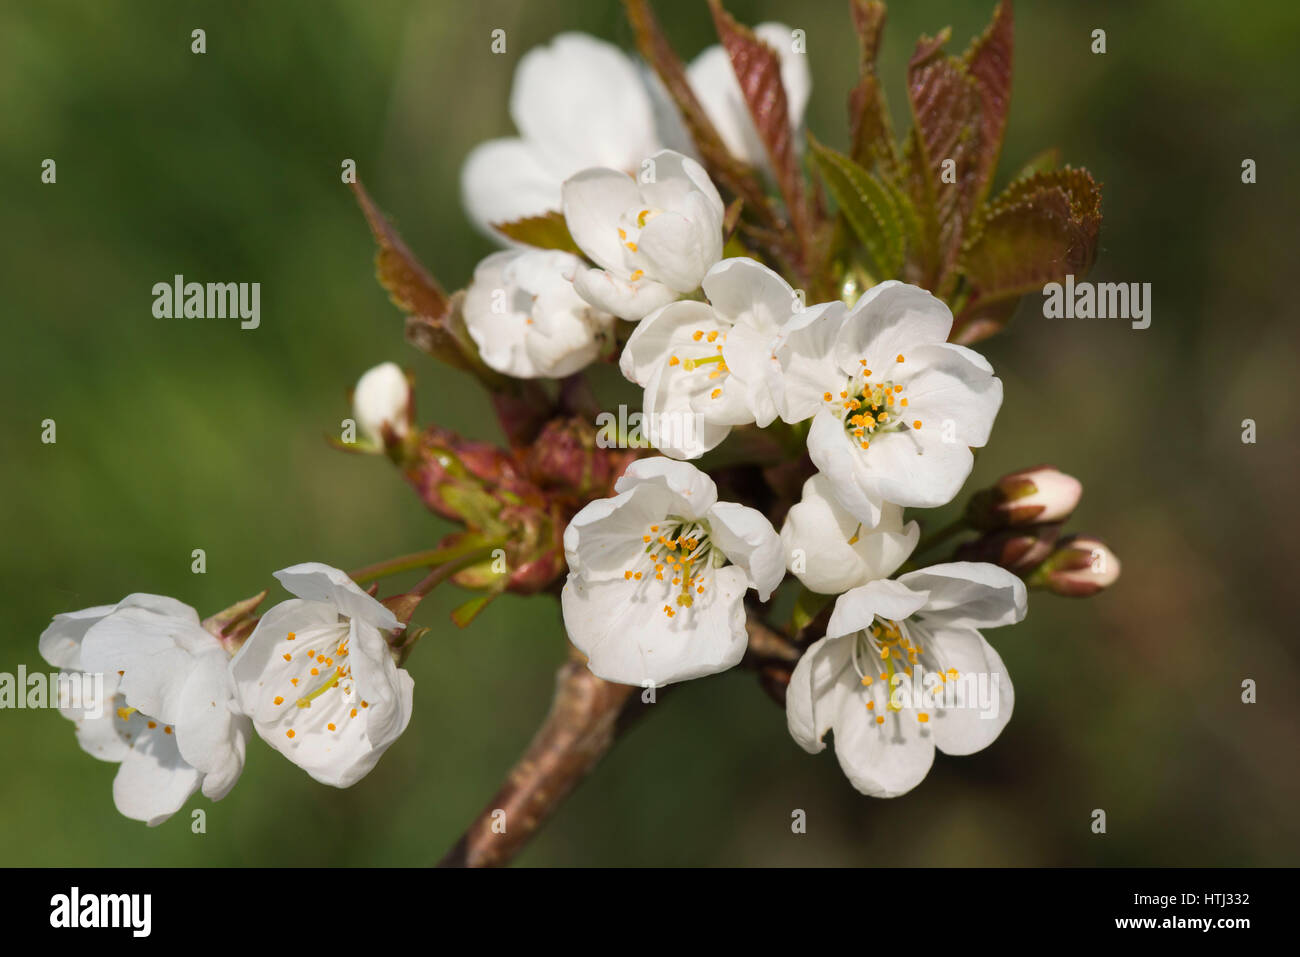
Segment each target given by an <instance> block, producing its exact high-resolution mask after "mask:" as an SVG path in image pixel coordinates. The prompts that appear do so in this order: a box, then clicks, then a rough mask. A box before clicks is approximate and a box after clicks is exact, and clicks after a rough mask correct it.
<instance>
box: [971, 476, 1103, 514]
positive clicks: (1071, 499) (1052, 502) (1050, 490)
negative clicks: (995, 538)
mask: <svg viewBox="0 0 1300 957" xmlns="http://www.w3.org/2000/svg"><path fill="white" fill-rule="evenodd" d="M1082 494H1083V485H1082V484H1081V483H1080V482H1079V480H1078V479H1076V478H1075V477H1074V476H1072V475H1066V474H1065V473H1064V472H1061V471H1058V470H1057V469H1055V468H1053V467H1052V466H1050V465H1040V466H1037V467H1035V468H1030V469H1022V470H1021V471H1019V472H1012V473H1011V474H1010V475H1004V476H1002V478H1000V479H998V480H997V482H996V483H994V485H993V487H992V488H987V489H984V490H983V491H980V492H977V493H976V494H975V495H974V496H972V497H971V500H970V505H969V506H968V507H967V509H966V518H967V521H969V522H970V524H971V525H972V526H974V527H975V528H982V529H994V528H1005V527H1007V526H1010V525H1030V524H1042V523H1046V522H1060V521H1064V520H1065V519H1067V518H1069V517H1070V513H1071V512H1073V511H1074V509H1075V507H1076V506H1077V505H1078V504H1079V498H1080V496H1082Z"/></svg>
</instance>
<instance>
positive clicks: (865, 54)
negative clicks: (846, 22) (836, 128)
mask: <svg viewBox="0 0 1300 957" xmlns="http://www.w3.org/2000/svg"><path fill="white" fill-rule="evenodd" d="M851 10H852V13H853V26H854V29H855V30H857V33H858V46H859V49H860V51H861V57H860V63H859V67H858V73H859V76H858V83H857V86H855V87H854V88H853V89H852V90H851V91H850V92H849V143H850V144H851V146H850V149H849V156H850V157H851V158H852V159H853V161H854V162H855V163H857V164H858V165H859V166H862V167H864V168H866V169H871V167H872V166H873V165H874V164H875V162H876V161H877V160H881V161H884V162H887V163H889V164H890V172H891V174H892V173H893V172H895V169H896V167H897V165H898V157H897V148H896V147H895V145H894V132H893V126H892V124H891V123H890V120H889V107H888V105H887V104H886V103H885V91H884V88H883V87H882V86H881V84H880V79H879V77H877V75H876V55H877V53H878V52H879V50H880V37H881V33H882V32H883V30H884V26H885V5H884V4H883V3H881V2H880V0H853V4H852V7H851Z"/></svg>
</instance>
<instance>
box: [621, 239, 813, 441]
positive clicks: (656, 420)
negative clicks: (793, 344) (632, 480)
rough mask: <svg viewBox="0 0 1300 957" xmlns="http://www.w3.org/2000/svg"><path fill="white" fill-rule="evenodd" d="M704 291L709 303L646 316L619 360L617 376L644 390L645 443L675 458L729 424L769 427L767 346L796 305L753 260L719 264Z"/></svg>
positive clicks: (772, 409) (783, 285)
mask: <svg viewBox="0 0 1300 957" xmlns="http://www.w3.org/2000/svg"><path fill="white" fill-rule="evenodd" d="M703 287H704V294H705V295H706V296H707V297H708V299H709V302H708V303H702V302H696V301H693V300H687V301H682V302H674V303H669V304H668V305H667V306H664V307H662V308H661V309H658V310H656V311H655V312H653V313H651V314H650V315H649V316H647V317H646V318H645V319H644V320H642V321H641V322H640V323H639V324H638V325H637V327H636V330H635V331H634V332H633V333H632V335H631V337H630V338H629V339H628V341H627V345H626V346H624V348H623V354H622V356H621V357H620V360H619V366H620V368H621V369H622V370H623V375H625V376H626V377H627V378H628V379H629V380H631V381H632V382H635V383H636V384H637V385H639V386H642V387H643V388H644V389H645V404H644V414H645V421H646V423H647V425H646V427H645V428H644V431H645V432H646V434H647V436H648V438H649V439H650V442H651V444H653V445H654V446H655V448H657V449H659V451H661V452H663V453H664V454H665V455H671V456H672V457H674V458H682V459H693V458H698V457H699V456H700V455H702V454H704V453H705V452H707V451H708V450H709V449H712V448H714V447H715V446H717V445H718V443H720V442H721V441H722V440H723V439H725V438H726V437H727V434H728V433H729V432H730V431H731V428H732V426H735V425H742V424H745V423H749V422H755V423H757V424H758V425H759V426H760V427H766V426H768V425H770V424H771V423H772V421H773V420H774V419H775V418H776V405H775V404H774V402H773V400H772V395H771V389H770V387H769V384H768V380H767V374H766V373H767V364H768V362H769V361H770V360H769V354H770V350H771V343H772V340H773V339H774V338H775V336H776V334H777V332H778V331H779V330H780V328H781V326H782V324H784V323H785V322H787V321H788V320H789V319H790V317H791V316H792V315H794V314H795V311H796V310H797V309H801V308H802V305H801V302H800V300H799V299H797V298H796V295H795V291H794V290H793V289H792V288H790V284H789V283H787V282H786V281H785V280H784V279H782V278H781V277H780V276H778V275H777V274H776V273H774V272H773V271H772V270H770V269H768V268H767V267H766V266H763V265H761V264H760V263H757V262H755V261H754V260H752V259H724V260H723V261H722V262H720V263H718V264H717V265H716V266H714V267H713V268H712V269H710V270H709V272H708V274H707V275H706V276H705V277H704V282H703ZM814 308H822V307H814Z"/></svg>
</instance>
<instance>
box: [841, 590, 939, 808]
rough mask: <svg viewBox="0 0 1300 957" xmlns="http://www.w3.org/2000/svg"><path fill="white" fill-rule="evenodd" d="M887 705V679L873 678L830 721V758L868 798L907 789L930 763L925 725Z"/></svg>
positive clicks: (911, 713)
mask: <svg viewBox="0 0 1300 957" xmlns="http://www.w3.org/2000/svg"><path fill="white" fill-rule="evenodd" d="M868 587H869V586H868ZM868 698H869V699H870V700H872V701H874V702H875V707H874V708H872V709H868V708H867V707H866V701H867V700H868ZM887 705H888V692H887V686H886V683H885V682H883V681H875V682H873V683H872V684H871V686H870V687H868V688H864V689H863V693H862V694H846V695H844V696H843V697H842V699H841V701H840V710H839V714H838V716H837V717H836V719H835V756H836V757H837V758H838V759H839V762H840V767H841V768H843V769H844V774H845V775H846V776H847V777H848V779H849V781H850V782H851V783H852V784H853V786H854V787H855V788H857V789H858V790H859V791H861V792H862V793H863V794H866V795H869V796H870V797H897V796H898V795H900V794H905V793H907V792H908V791H910V790H911V789H912V788H914V787H916V786H917V785H918V784H920V783H921V782H922V781H923V780H925V776H926V775H927V774H928V773H929V771H930V766H931V765H932V764H933V763H934V737H933V735H932V733H931V732H930V731H929V729H928V725H926V724H922V723H921V722H920V721H918V720H917V718H916V712H915V711H913V710H912V709H910V708H905V709H903V710H902V711H893V710H890V709H889V708H888V706H887ZM877 717H884V719H885V720H884V722H883V723H882V722H877V721H876V718H877Z"/></svg>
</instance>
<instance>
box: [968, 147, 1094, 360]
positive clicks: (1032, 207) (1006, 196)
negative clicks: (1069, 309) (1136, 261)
mask: <svg viewBox="0 0 1300 957" xmlns="http://www.w3.org/2000/svg"><path fill="white" fill-rule="evenodd" d="M1100 229H1101V188H1100V187H1099V186H1098V185H1097V184H1096V182H1095V181H1094V180H1093V178H1092V176H1091V175H1090V174H1089V173H1088V171H1087V170H1082V169H1070V168H1068V167H1067V168H1066V169H1063V170H1060V171H1058V172H1055V173H1040V174H1037V175H1034V176H1031V177H1029V178H1027V179H1024V180H1019V181H1017V182H1015V183H1012V184H1011V186H1010V187H1008V188H1007V190H1006V191H1005V192H1004V193H1003V194H1002V195H1001V196H999V197H998V199H997V200H996V201H995V202H994V203H993V204H992V205H991V206H990V208H989V211H988V213H987V215H986V216H985V217H984V219H983V221H982V224H981V228H980V232H979V235H978V236H977V237H975V238H974V239H973V241H972V243H971V244H970V245H969V246H968V248H967V249H966V251H965V253H964V254H963V256H962V271H963V272H964V274H965V276H966V279H967V281H968V283H969V284H970V289H971V293H970V297H969V299H968V300H967V301H966V305H965V308H963V309H962V311H961V314H960V315H959V316H958V317H957V321H956V323H955V325H954V327H953V334H952V339H953V341H954V342H962V343H971V342H977V341H979V340H980V339H984V338H986V337H988V336H990V335H992V334H993V333H995V332H997V331H998V330H999V329H1001V328H1002V326H1003V325H1005V324H1006V321H1007V320H1008V319H1009V318H1010V317H1011V313H1012V312H1013V311H1014V310H1015V307H1016V303H1017V302H1018V301H1019V299H1020V297H1021V296H1023V295H1025V294H1026V293H1030V292H1035V291H1041V290H1042V288H1043V286H1044V285H1046V284H1047V283H1049V282H1060V281H1061V280H1062V279H1064V278H1065V276H1066V275H1074V276H1075V277H1082V276H1084V275H1085V274H1086V273H1087V272H1088V270H1089V269H1090V268H1091V267H1092V264H1093V261H1094V260H1095V259H1096V255H1097V235H1098V232H1099V231H1100Z"/></svg>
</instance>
